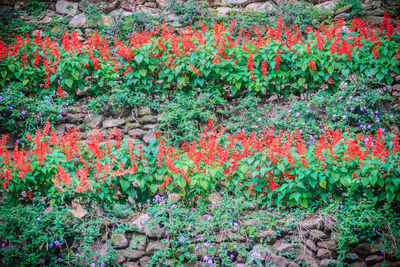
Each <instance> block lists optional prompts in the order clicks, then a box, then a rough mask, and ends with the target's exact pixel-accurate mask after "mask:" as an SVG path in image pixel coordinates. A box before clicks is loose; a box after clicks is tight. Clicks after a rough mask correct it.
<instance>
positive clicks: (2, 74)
mask: <svg viewBox="0 0 400 267" xmlns="http://www.w3.org/2000/svg"><path fill="white" fill-rule="evenodd" d="M1 76H2V77H3V79H5V78H6V76H7V71H6V70H3V71H2V72H1Z"/></svg>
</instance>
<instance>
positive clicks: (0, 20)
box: [0, 7, 34, 42]
mask: <svg viewBox="0 0 400 267" xmlns="http://www.w3.org/2000/svg"><path fill="white" fill-rule="evenodd" d="M20 15H21V14H20V12H19V10H16V9H13V8H11V7H5V8H2V9H0V39H1V40H2V41H4V42H11V41H14V39H15V35H16V34H24V33H25V32H31V31H33V30H34V27H33V26H32V24H31V23H24V21H23V20H22V18H21V17H20Z"/></svg>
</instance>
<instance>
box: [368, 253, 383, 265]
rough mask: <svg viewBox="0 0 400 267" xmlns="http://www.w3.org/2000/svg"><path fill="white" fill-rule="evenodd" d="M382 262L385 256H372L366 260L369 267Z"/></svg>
mask: <svg viewBox="0 0 400 267" xmlns="http://www.w3.org/2000/svg"><path fill="white" fill-rule="evenodd" d="M380 261H383V256H380V255H370V256H368V257H366V258H365V262H366V263H367V264H368V265H372V264H375V263H378V262H380Z"/></svg>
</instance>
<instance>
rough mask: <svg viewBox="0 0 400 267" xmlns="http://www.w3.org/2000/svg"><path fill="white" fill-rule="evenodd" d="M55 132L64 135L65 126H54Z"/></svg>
mask: <svg viewBox="0 0 400 267" xmlns="http://www.w3.org/2000/svg"><path fill="white" fill-rule="evenodd" d="M54 131H55V133H56V134H58V135H63V134H64V133H65V124H57V125H54Z"/></svg>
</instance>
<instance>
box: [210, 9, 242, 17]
mask: <svg viewBox="0 0 400 267" xmlns="http://www.w3.org/2000/svg"><path fill="white" fill-rule="evenodd" d="M215 10H216V11H217V12H218V17H223V16H227V15H229V14H231V13H232V11H233V10H235V11H236V10H237V9H233V8H230V7H217V8H216V9H215Z"/></svg>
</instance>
